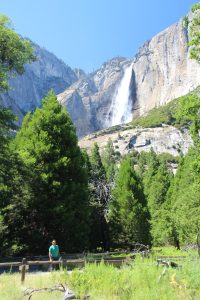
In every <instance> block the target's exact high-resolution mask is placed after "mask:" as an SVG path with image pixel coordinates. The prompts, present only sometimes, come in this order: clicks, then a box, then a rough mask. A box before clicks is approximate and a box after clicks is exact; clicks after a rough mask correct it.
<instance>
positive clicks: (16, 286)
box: [0, 258, 200, 300]
mask: <svg viewBox="0 0 200 300" xmlns="http://www.w3.org/2000/svg"><path fill="white" fill-rule="evenodd" d="M179 264H180V265H181V266H180V268H178V269H173V268H166V267H163V266H157V264H156V262H155V260H153V259H141V258H137V259H136V260H135V261H134V262H133V263H132V262H131V263H130V264H128V265H124V266H122V267H121V268H116V267H114V266H112V265H105V264H104V263H103V262H102V263H100V264H86V266H85V268H84V269H82V270H78V269H75V270H73V271H71V272H66V271H65V270H61V271H54V272H52V273H43V274H41V273H40V274H27V275H26V279H25V283H24V284H23V285H21V283H20V274H2V275H1V276H0V299H3V300H21V299H28V296H26V297H24V296H23V291H24V290H25V289H26V288H44V287H45V288H48V287H53V286H55V285H56V284H61V283H62V284H63V285H65V286H67V287H68V288H70V289H71V290H73V291H74V292H75V293H76V295H77V296H78V297H79V299H85V298H84V296H86V295H89V296H90V298H89V299H91V300H118V299H120V300H132V299H137V300H151V299H152V300H156V299H158V300H164V299H170V300H179V299H180V300H184V299H187V300H190V299H191V300H197V299H200V261H199V260H195V261H192V260H190V259H189V258H188V260H186V261H184V262H180V263H179ZM63 295H64V293H62V292H59V291H56V292H55V291H53V292H48V291H40V292H34V293H33V295H32V297H31V300H40V299H42V300H51V299H62V297H63Z"/></svg>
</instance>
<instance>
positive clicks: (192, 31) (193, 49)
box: [189, 3, 200, 62]
mask: <svg viewBox="0 0 200 300" xmlns="http://www.w3.org/2000/svg"><path fill="white" fill-rule="evenodd" d="M199 9H200V3H197V4H195V5H193V6H192V7H191V11H192V12H193V13H194V16H193V18H192V20H191V21H190V22H189V46H190V58H192V59H195V60H196V61H198V62H199V61H200V34H199V25H200V13H199Z"/></svg>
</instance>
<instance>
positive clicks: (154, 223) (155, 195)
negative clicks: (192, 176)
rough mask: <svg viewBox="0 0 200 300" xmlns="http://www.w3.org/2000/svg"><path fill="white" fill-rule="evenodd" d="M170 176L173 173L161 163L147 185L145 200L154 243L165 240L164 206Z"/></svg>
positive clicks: (160, 242) (161, 242)
mask: <svg viewBox="0 0 200 300" xmlns="http://www.w3.org/2000/svg"><path fill="white" fill-rule="evenodd" d="M172 177H173V174H172V173H171V172H170V171H169V170H168V169H167V167H166V165H165V164H164V163H161V164H160V166H159V167H158V170H157V172H156V174H155V175H154V176H153V178H152V182H151V186H150V187H149V191H148V196H147V202H148V208H149V212H150V217H151V235H152V238H153V244H154V245H158V244H163V243H165V242H166V234H165V231H163V224H165V226H168V225H167V224H166V223H165V220H166V218H165V215H164V208H166V203H165V202H166V195H167V192H168V189H169V186H170V182H171V180H172Z"/></svg>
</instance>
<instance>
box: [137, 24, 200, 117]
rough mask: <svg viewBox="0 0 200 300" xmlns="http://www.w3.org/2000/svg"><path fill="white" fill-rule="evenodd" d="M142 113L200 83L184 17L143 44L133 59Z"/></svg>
mask: <svg viewBox="0 0 200 300" xmlns="http://www.w3.org/2000/svg"><path fill="white" fill-rule="evenodd" d="M133 71H134V74H135V82H136V85H135V89H136V95H137V96H136V98H137V105H138V107H139V113H140V114H143V113H144V112H147V111H148V110H149V109H151V108H153V107H155V106H159V105H162V104H165V103H167V102H169V101H170V100H172V99H174V98H177V97H179V96H182V95H185V94H187V93H188V92H190V91H192V90H194V89H195V88H196V87H197V86H198V85H199V84H200V65H199V64H198V63H197V62H196V61H194V60H191V59H190V58H189V52H188V33H187V29H186V28H184V27H183V21H182V20H180V21H179V22H178V23H176V24H174V25H172V26H171V27H169V28H167V29H166V30H164V31H163V32H161V33H159V34H158V35H156V36H155V37H153V38H152V39H151V40H150V41H148V42H147V43H145V44H144V45H143V47H141V48H140V50H139V52H138V54H137V55H136V57H135V59H134V63H133Z"/></svg>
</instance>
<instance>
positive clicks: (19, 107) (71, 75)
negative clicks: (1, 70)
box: [1, 44, 77, 119]
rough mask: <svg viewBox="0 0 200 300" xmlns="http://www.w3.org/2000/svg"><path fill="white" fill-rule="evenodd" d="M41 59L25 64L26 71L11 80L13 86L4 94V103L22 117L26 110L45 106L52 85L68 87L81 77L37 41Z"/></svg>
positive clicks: (55, 88)
mask: <svg viewBox="0 0 200 300" xmlns="http://www.w3.org/2000/svg"><path fill="white" fill-rule="evenodd" d="M33 47H34V48H35V54H36V56H37V61H36V62H34V63H32V64H30V65H26V66H25V73H24V74H23V75H22V76H17V77H16V78H14V79H12V80H11V86H12V90H11V91H9V92H8V93H7V94H5V95H2V97H1V98H2V102H3V105H4V106H7V107H11V108H12V109H13V111H14V112H15V113H17V114H18V115H19V116H20V118H21V119H22V117H23V114H24V113H26V112H28V111H31V110H34V109H35V108H36V107H37V106H41V100H42V98H43V97H44V96H46V94H47V92H48V91H49V90H50V89H54V91H55V93H57V94H58V93H60V92H62V91H64V90H65V89H66V88H67V87H68V86H70V85H71V84H72V83H73V82H74V81H76V80H77V75H76V73H75V72H74V71H73V70H72V69H71V68H70V67H69V66H67V65H66V64H65V63H64V62H62V61H61V60H59V59H58V58H57V57H56V56H55V55H54V54H52V53H50V52H48V51H47V50H45V49H43V48H40V47H39V46H38V45H36V44H33Z"/></svg>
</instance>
